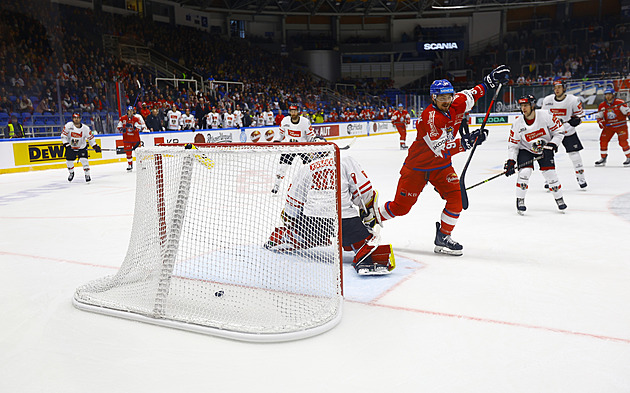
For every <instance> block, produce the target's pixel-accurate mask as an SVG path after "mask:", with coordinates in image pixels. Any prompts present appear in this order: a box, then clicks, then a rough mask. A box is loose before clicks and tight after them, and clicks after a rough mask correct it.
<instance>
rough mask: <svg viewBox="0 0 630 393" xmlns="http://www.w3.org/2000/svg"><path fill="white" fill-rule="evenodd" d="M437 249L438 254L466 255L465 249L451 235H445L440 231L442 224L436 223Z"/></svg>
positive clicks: (434, 250)
mask: <svg viewBox="0 0 630 393" xmlns="http://www.w3.org/2000/svg"><path fill="white" fill-rule="evenodd" d="M434 244H435V248H434V249H433V252H435V253H436V254H447V255H454V256H461V255H463V254H464V247H463V246H462V245H461V244H459V243H457V242H456V241H454V240H453V239H451V235H445V234H443V233H442V232H441V231H440V223H439V222H436V223H435V242H434Z"/></svg>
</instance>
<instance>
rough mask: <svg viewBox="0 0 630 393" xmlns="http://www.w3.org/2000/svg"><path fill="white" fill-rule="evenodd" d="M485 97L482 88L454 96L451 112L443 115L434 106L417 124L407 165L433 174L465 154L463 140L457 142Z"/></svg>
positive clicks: (478, 86)
mask: <svg viewBox="0 0 630 393" xmlns="http://www.w3.org/2000/svg"><path fill="white" fill-rule="evenodd" d="M485 93H486V90H485V87H484V86H483V85H477V86H475V87H474V88H472V89H470V90H463V91H460V92H459V93H457V94H455V96H454V97H453V102H452V103H451V106H450V108H449V110H448V112H442V111H440V110H439V109H438V108H437V107H436V106H435V105H433V104H431V105H429V106H428V107H427V109H425V110H424V111H423V112H422V114H421V115H420V117H419V118H418V121H417V122H416V129H417V130H418V134H417V136H416V140H415V141H414V142H413V144H412V145H411V147H410V148H409V153H408V154H407V159H406V160H405V164H404V165H406V166H407V167H409V168H411V169H414V170H418V171H431V170H435V169H442V168H446V167H448V166H450V165H451V156H453V155H455V154H457V153H460V152H462V151H464V148H463V147H462V144H461V139H459V138H458V139H455V137H456V136H457V131H458V130H459V125H460V123H461V122H462V119H463V117H464V113H466V112H469V111H470V110H471V109H472V107H473V106H474V105H475V102H477V100H478V99H479V98H481V97H483V95H484V94H485Z"/></svg>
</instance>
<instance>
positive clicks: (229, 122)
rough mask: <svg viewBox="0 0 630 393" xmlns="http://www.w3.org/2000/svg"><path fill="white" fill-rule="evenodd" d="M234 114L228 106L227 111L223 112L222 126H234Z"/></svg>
mask: <svg viewBox="0 0 630 393" xmlns="http://www.w3.org/2000/svg"><path fill="white" fill-rule="evenodd" d="M235 127H236V116H234V113H232V109H231V108H228V110H227V112H225V113H224V114H223V128H235Z"/></svg>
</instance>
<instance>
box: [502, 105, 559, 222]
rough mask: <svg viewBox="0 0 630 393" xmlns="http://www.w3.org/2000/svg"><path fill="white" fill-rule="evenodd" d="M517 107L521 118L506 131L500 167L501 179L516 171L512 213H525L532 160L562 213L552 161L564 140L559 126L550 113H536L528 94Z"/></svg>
mask: <svg viewBox="0 0 630 393" xmlns="http://www.w3.org/2000/svg"><path fill="white" fill-rule="evenodd" d="M518 104H519V105H520V107H521V112H522V113H523V115H522V116H518V117H517V118H516V120H515V121H514V124H513V125H512V129H511V130H510V137H509V139H508V160H507V161H506V162H505V167H504V168H505V176H510V175H513V174H514V173H515V172H516V169H517V168H518V179H517V180H516V211H517V212H518V214H521V215H522V214H523V213H524V212H525V210H527V208H526V207H525V194H527V188H528V184H529V178H530V176H531V175H532V172H533V171H534V163H533V161H534V160H536V159H538V165H539V166H540V170H541V171H542V174H543V176H544V178H545V181H546V182H547V184H549V190H550V191H551V193H552V195H553V197H554V198H555V200H556V204H557V205H558V209H560V210H564V209H566V208H567V205H566V204H565V203H564V199H563V198H562V190H561V188H562V186H561V184H560V180H558V174H557V173H556V166H555V161H554V153H557V152H558V145H559V144H560V143H561V142H562V138H563V137H564V130H563V128H562V123H561V122H560V120H558V119H557V118H556V116H555V115H554V114H552V113H551V112H547V111H536V98H535V97H534V96H533V95H531V94H528V95H526V96H523V97H521V98H519V100H518ZM541 154H542V157H541V158H539V156H540V155H541ZM517 164H518V165H517Z"/></svg>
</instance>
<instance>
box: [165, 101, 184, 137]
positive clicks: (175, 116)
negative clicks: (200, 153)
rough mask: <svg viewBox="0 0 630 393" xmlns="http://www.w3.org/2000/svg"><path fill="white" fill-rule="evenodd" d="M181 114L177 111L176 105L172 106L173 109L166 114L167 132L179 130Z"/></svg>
mask: <svg viewBox="0 0 630 393" xmlns="http://www.w3.org/2000/svg"><path fill="white" fill-rule="evenodd" d="M181 118H182V113H181V112H180V111H179V110H178V109H177V105H175V104H173V108H172V109H171V110H170V111H168V112H167V113H166V129H167V130H169V131H174V130H180V129H181V127H182V126H181V123H180V119H181Z"/></svg>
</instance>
